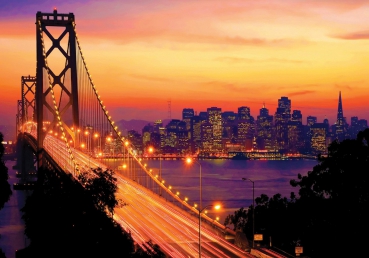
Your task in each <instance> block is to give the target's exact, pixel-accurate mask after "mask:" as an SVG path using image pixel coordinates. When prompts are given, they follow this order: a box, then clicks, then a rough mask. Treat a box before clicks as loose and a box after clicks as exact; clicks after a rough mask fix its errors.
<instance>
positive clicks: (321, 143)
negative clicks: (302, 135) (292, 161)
mask: <svg viewBox="0 0 369 258" xmlns="http://www.w3.org/2000/svg"><path fill="white" fill-rule="evenodd" d="M310 132H311V151H312V154H326V153H327V137H326V135H327V126H326V125H325V124H324V123H315V124H313V125H312V126H310Z"/></svg>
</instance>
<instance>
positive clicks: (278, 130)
mask: <svg viewBox="0 0 369 258" xmlns="http://www.w3.org/2000/svg"><path fill="white" fill-rule="evenodd" d="M290 119H291V100H289V99H288V97H281V98H280V99H279V100H278V108H277V111H276V113H275V115H274V126H275V147H276V149H277V150H280V151H285V150H287V149H288V121H290Z"/></svg>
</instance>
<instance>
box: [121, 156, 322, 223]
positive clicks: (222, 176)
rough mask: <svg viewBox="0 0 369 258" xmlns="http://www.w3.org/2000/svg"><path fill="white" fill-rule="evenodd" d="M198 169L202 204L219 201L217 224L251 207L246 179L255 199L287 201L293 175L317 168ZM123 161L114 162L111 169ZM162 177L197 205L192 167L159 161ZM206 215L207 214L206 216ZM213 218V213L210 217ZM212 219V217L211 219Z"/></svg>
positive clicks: (226, 164) (245, 163)
mask: <svg viewBox="0 0 369 258" xmlns="http://www.w3.org/2000/svg"><path fill="white" fill-rule="evenodd" d="M144 162H145V163H147V165H148V168H151V169H153V170H154V171H157V170H158V169H159V166H160V163H159V160H145V161H144ZM199 162H200V163H201V169H202V196H203V197H202V203H203V207H204V206H205V205H209V204H212V203H214V202H216V201H218V202H219V201H220V202H221V203H222V206H223V207H224V208H223V210H222V212H218V213H217V215H216V216H220V222H222V223H223V221H224V218H225V217H226V216H227V215H228V214H229V213H233V211H234V210H236V209H239V208H241V207H248V206H249V205H251V204H252V183H251V182H249V181H242V180H241V178H242V177H246V178H250V179H251V180H253V181H254V183H255V198H256V197H258V196H260V195H261V194H267V195H268V196H269V197H271V196H273V195H274V194H276V193H280V194H281V195H282V196H286V197H289V196H290V193H291V192H295V193H296V194H297V193H298V189H297V188H294V187H292V186H291V185H290V183H289V182H290V180H291V179H297V174H298V173H300V174H302V175H306V174H307V172H308V171H311V170H312V169H313V167H314V166H315V165H316V164H317V161H316V160H200V161H199ZM120 163H123V161H116V162H115V166H118V165H122V164H120ZM161 166H162V177H163V179H164V180H165V185H171V186H172V187H173V191H175V192H176V191H179V192H180V196H181V197H182V198H183V199H184V197H188V198H189V201H188V203H190V204H193V203H199V174H200V173H199V172H200V166H199V165H198V164H196V163H193V164H191V165H190V166H189V165H188V164H186V163H185V162H184V161H183V160H162V162H161ZM209 213H210V212H209ZM214 214H215V213H214ZM214 216H215V215H214Z"/></svg>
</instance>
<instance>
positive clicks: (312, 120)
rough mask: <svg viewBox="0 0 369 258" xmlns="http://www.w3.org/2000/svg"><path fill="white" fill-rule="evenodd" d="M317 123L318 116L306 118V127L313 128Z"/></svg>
mask: <svg viewBox="0 0 369 258" xmlns="http://www.w3.org/2000/svg"><path fill="white" fill-rule="evenodd" d="M316 122H317V118H316V116H308V117H307V118H306V125H307V126H312V125H313V124H315V123H316Z"/></svg>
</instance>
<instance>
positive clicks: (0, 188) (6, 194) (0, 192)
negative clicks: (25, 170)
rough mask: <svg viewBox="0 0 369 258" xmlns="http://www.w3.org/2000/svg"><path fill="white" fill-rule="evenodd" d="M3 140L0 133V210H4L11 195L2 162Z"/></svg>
mask: <svg viewBox="0 0 369 258" xmlns="http://www.w3.org/2000/svg"><path fill="white" fill-rule="evenodd" d="M3 140H4V137H3V134H2V133H0V210H1V209H2V208H4V204H5V203H6V202H7V201H9V198H10V196H11V194H12V190H11V187H10V184H9V182H8V179H9V174H8V168H7V166H5V162H4V161H3V156H4V146H3V144H2V142H3Z"/></svg>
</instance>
